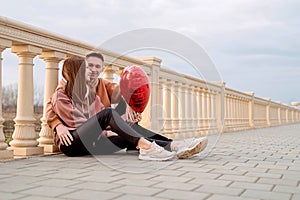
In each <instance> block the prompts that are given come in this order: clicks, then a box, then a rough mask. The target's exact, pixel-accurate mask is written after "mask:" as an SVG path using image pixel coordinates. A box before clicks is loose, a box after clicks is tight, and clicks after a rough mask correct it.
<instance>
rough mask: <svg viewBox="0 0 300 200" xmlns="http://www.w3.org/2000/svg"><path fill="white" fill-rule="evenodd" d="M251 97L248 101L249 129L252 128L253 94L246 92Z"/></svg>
mask: <svg viewBox="0 0 300 200" xmlns="http://www.w3.org/2000/svg"><path fill="white" fill-rule="evenodd" d="M247 94H249V95H251V100H250V101H249V125H250V128H254V92H248V93H247Z"/></svg>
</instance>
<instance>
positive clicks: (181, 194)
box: [155, 190, 210, 200]
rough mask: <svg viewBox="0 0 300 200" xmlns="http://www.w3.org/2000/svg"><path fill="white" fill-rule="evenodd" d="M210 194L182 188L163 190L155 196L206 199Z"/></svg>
mask: <svg viewBox="0 0 300 200" xmlns="http://www.w3.org/2000/svg"><path fill="white" fill-rule="evenodd" d="M209 195H210V194H208V193H201V192H190V191H189V192H188V191H182V190H165V191H163V192H161V193H159V194H157V195H155V197H162V198H167V199H183V200H186V199H195V200H196V199H197V200H202V199H206V198H207V197H208V196H209Z"/></svg>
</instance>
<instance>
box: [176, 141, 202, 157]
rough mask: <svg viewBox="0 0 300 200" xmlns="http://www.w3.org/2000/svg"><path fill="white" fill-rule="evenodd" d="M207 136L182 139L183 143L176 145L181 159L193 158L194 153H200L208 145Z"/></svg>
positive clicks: (177, 153)
mask: <svg viewBox="0 0 300 200" xmlns="http://www.w3.org/2000/svg"><path fill="white" fill-rule="evenodd" d="M207 142H208V140H207V138H206V137H201V138H188V139H185V140H183V141H182V144H181V145H179V146H175V147H174V150H175V152H176V155H177V157H178V158H179V159H185V158H191V157H192V156H193V155H195V154H198V153H200V152H201V151H203V150H204V149H205V147H206V146H207Z"/></svg>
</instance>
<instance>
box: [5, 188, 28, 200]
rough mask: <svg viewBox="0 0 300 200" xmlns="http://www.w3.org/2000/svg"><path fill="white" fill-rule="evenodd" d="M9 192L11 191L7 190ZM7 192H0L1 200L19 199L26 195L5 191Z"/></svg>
mask: <svg viewBox="0 0 300 200" xmlns="http://www.w3.org/2000/svg"><path fill="white" fill-rule="evenodd" d="M7 192H11V191H9V190H8V191H7ZM7 192H0V199H1V200H13V199H19V198H22V197H25V196H26V195H24V194H17V193H7Z"/></svg>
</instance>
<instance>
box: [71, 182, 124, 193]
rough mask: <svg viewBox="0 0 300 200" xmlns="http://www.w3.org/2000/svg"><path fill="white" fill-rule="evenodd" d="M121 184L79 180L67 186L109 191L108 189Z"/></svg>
mask: <svg viewBox="0 0 300 200" xmlns="http://www.w3.org/2000/svg"><path fill="white" fill-rule="evenodd" d="M121 186H122V185H120V184H116V183H114V184H112V183H100V182H81V183H78V184H73V185H71V186H69V187H68V188H76V189H86V190H98V191H109V190H110V189H114V188H119V187H121Z"/></svg>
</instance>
